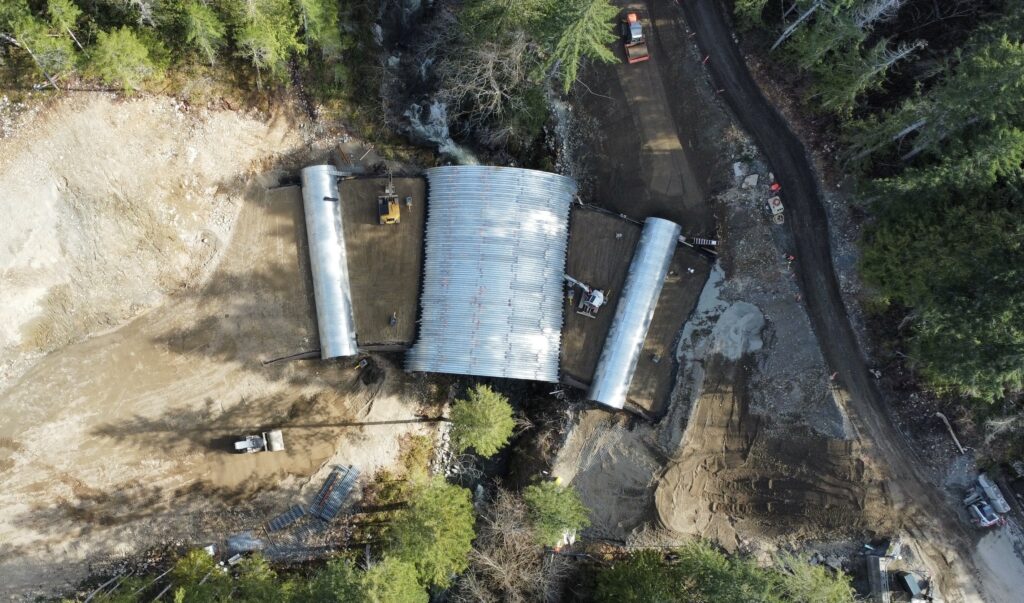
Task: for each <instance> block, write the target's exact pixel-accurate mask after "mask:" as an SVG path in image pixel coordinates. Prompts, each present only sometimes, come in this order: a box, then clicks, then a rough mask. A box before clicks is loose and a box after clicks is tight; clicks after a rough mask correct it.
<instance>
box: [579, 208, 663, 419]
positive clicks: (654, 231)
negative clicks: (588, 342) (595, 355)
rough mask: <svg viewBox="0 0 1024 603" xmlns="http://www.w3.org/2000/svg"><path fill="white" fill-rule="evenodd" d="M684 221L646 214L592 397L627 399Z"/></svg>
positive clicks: (616, 404) (612, 401) (615, 402)
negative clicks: (681, 224) (677, 222)
mask: <svg viewBox="0 0 1024 603" xmlns="http://www.w3.org/2000/svg"><path fill="white" fill-rule="evenodd" d="M680 230H681V229H680V227H679V225H678V224H676V223H675V222H670V221H668V220H663V219H661V218H647V220H646V221H644V229H643V232H642V233H641V234H640V242H639V243H637V246H636V252H635V253H634V254H633V261H632V262H630V264H629V271H628V272H627V273H626V283H625V285H623V288H622V296H621V297H620V298H619V303H618V306H616V308H615V316H614V317H613V318H612V326H611V328H610V329H609V330H608V337H606V338H605V340H604V348H603V349H602V350H601V357H600V358H599V359H598V361H597V368H596V369H595V370H594V379H593V381H592V382H591V384H590V395H589V398H590V399H591V400H593V401H594V402H599V403H601V404H604V405H605V406H610V407H612V408H622V407H623V406H624V405H625V404H626V395H627V394H628V393H629V385H630V383H632V381H633V373H634V372H636V365H637V362H639V360H640V352H641V351H642V350H643V347H644V339H646V338H647V330H648V329H649V328H650V326H651V319H652V318H653V317H654V308H655V307H656V306H657V305H658V296H659V295H661V288H662V286H663V285H664V284H665V276H667V275H668V269H669V264H671V263H672V256H673V255H674V254H675V251H676V243H677V242H678V240H679V233H680Z"/></svg>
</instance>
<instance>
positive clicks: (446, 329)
mask: <svg viewBox="0 0 1024 603" xmlns="http://www.w3.org/2000/svg"><path fill="white" fill-rule="evenodd" d="M426 175H427V179H428V182H429V188H430V196H429V202H428V205H427V232H426V249H425V251H426V254H425V255H426V259H425V262H424V268H423V294H422V296H421V297H420V308H421V314H420V334H419V339H418V341H417V342H416V344H415V345H414V346H413V348H412V349H411V350H410V351H409V354H408V356H407V357H406V368H407V370H410V371H421V372H433V373H454V374H461V375H475V376H480V377H506V378H513V379H529V380H533V381H549V382H557V381H558V366H559V351H560V347H561V337H562V321H563V315H562V311H563V308H562V302H563V291H564V285H563V276H564V273H565V261H566V253H567V250H568V242H569V209H570V207H571V205H572V199H573V196H574V195H575V194H576V184H575V182H573V181H572V179H570V178H566V177H564V176H559V175H557V174H549V173H547V172H540V171H536V170H526V169H521V168H509V167H489V166H448V167H440V168H433V169H430V170H427V171H426Z"/></svg>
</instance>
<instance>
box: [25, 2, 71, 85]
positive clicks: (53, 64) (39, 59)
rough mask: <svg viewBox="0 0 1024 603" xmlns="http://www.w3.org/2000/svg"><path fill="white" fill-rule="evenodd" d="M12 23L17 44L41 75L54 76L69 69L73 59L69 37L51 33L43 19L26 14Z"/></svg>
mask: <svg viewBox="0 0 1024 603" xmlns="http://www.w3.org/2000/svg"><path fill="white" fill-rule="evenodd" d="M12 25H13V30H14V38H15V40H16V41H17V44H18V46H19V47H21V49H22V50H24V51H25V52H26V53H28V54H29V56H31V57H32V60H33V61H34V62H35V64H36V66H37V67H38V68H39V70H40V71H41V72H42V73H43V75H45V76H47V77H49V78H56V77H59V76H61V75H64V74H66V73H67V72H69V71H71V69H72V67H73V66H74V60H75V48H74V46H73V44H72V41H71V39H69V38H66V37H63V36H55V35H53V33H52V31H51V30H50V27H49V26H48V24H47V23H46V22H45V21H42V20H40V19H36V18H35V17H33V16H31V15H28V14H23V15H22V16H20V17H18V18H17V19H16V20H15V21H14V22H13V24H12ZM51 81H52V80H51Z"/></svg>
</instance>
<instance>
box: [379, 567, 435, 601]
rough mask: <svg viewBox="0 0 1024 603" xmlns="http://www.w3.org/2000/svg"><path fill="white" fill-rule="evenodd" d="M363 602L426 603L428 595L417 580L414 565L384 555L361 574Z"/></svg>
mask: <svg viewBox="0 0 1024 603" xmlns="http://www.w3.org/2000/svg"><path fill="white" fill-rule="evenodd" d="M362 582H363V599H362V600H363V601H364V602H365V603H427V601H428V600H429V599H430V597H428V596H427V591H426V590H425V589H424V588H423V587H422V586H421V585H420V583H419V581H418V580H417V574H416V567H415V566H414V565H413V564H411V563H407V562H405V561H399V560H398V559H394V558H391V557H385V558H384V559H383V560H382V561H381V562H379V563H376V564H374V565H373V566H372V567H370V568H368V569H367V570H366V572H365V573H364V575H363V580H362Z"/></svg>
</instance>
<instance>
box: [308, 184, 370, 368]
mask: <svg viewBox="0 0 1024 603" xmlns="http://www.w3.org/2000/svg"><path fill="white" fill-rule="evenodd" d="M339 175H340V173H339V172H338V170H337V169H336V168H335V167H334V166H332V165H311V166H309V167H307V168H303V170H302V208H303V211H304V213H305V214H306V238H307V240H308V241H309V264H310V268H311V270H312V272H313V296H314V298H315V300H316V324H317V330H318V331H319V333H320V357H321V358H323V359H325V360H326V359H328V358H337V357H339V356H355V355H356V354H358V353H359V348H358V346H357V344H356V321H355V316H354V315H353V313H352V289H351V286H350V285H349V279H348V257H347V255H346V253H345V233H344V230H343V229H342V223H341V202H342V201H341V193H339V192H338V176H339Z"/></svg>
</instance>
